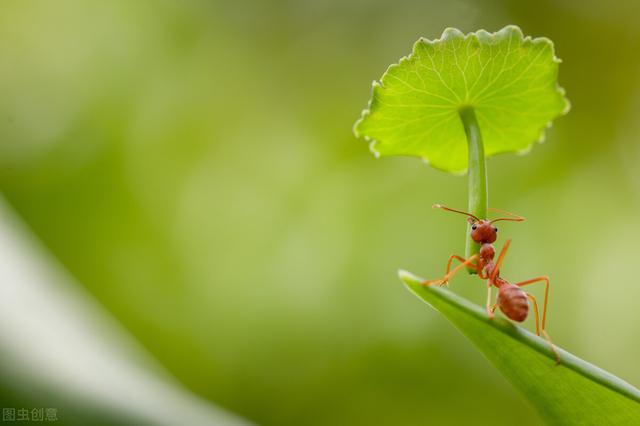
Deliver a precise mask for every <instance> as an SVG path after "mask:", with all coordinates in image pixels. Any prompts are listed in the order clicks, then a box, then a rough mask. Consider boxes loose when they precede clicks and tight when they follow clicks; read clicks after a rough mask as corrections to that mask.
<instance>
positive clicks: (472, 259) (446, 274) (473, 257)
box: [422, 254, 478, 286]
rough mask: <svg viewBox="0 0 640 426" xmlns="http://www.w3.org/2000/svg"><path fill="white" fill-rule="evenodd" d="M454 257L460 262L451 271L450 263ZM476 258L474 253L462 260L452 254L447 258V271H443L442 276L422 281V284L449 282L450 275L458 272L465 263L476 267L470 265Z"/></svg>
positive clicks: (441, 284) (440, 284)
mask: <svg viewBox="0 0 640 426" xmlns="http://www.w3.org/2000/svg"><path fill="white" fill-rule="evenodd" d="M454 259H457V260H459V261H460V262H462V263H460V264H459V265H458V266H456V267H455V268H454V269H453V271H451V263H452V262H453V260H454ZM477 259H478V255H477V254H474V255H473V256H471V257H470V258H468V259H467V260H464V259H463V258H462V257H460V256H457V255H455V254H454V255H453V256H451V257H450V258H449V262H448V263H447V272H446V273H445V275H444V277H442V278H440V279H437V280H430V281H424V282H423V283H422V285H423V286H430V285H436V284H437V285H439V286H443V285H445V284H447V282H449V279H450V278H451V277H453V276H454V275H455V274H457V273H458V272H460V270H462V269H463V268H465V267H466V266H467V265H471V266H474V267H475V268H476V269H477V268H478V266H477V265H472V264H473V262H474V261H476V260H477Z"/></svg>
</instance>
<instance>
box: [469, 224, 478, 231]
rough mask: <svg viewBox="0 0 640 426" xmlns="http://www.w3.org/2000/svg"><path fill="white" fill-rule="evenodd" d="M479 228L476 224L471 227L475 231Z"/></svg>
mask: <svg viewBox="0 0 640 426" xmlns="http://www.w3.org/2000/svg"><path fill="white" fill-rule="evenodd" d="M477 227H478V225H476V224H475V223H474V224H473V225H471V229H473V230H474V231H475V230H476V228H477Z"/></svg>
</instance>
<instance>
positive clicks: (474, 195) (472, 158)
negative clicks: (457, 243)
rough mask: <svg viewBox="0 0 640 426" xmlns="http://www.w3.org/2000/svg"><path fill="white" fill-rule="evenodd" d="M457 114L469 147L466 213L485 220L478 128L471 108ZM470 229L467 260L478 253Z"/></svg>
mask: <svg viewBox="0 0 640 426" xmlns="http://www.w3.org/2000/svg"><path fill="white" fill-rule="evenodd" d="M459 114H460V120H462V125H463V126H464V132H465V133H466V135H467V143H468V147H469V168H468V173H469V178H468V191H469V205H468V211H469V213H471V214H473V215H474V216H476V217H478V218H480V219H486V217H487V209H488V208H489V206H488V203H489V198H488V186H489V184H488V182H487V165H486V162H485V158H484V146H483V144H482V135H481V134H480V127H479V126H478V120H477V119H476V114H475V111H474V110H473V108H472V107H464V108H461V109H460V111H459ZM470 227H471V224H469V225H468V226H467V243H466V246H465V257H466V258H467V259H468V258H469V257H471V256H473V255H474V254H477V253H478V252H479V251H480V245H479V244H478V243H476V242H475V241H473V240H472V239H471V236H470V233H471V229H470ZM467 270H468V271H469V272H470V273H475V270H474V269H473V268H467Z"/></svg>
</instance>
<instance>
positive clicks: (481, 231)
mask: <svg viewBox="0 0 640 426" xmlns="http://www.w3.org/2000/svg"><path fill="white" fill-rule="evenodd" d="M433 207H434V208H438V209H443V210H447V211H450V212H454V213H460V214H464V215H466V216H468V218H467V220H468V221H469V223H470V224H471V238H472V239H473V241H475V242H476V243H478V244H491V243H493V242H495V240H496V238H498V228H496V227H495V226H493V223H494V222H498V221H500V220H509V221H512V222H522V221H524V220H525V219H524V217H522V216H517V215H515V214H513V213H509V212H505V211H503V210H498V209H489V210H493V211H498V212H501V213H504V214H506V215H509V216H510V217H499V218H497V219H492V220H489V219H478V218H477V217H476V216H474V215H472V214H471V213H467V212H463V211H460V210H455V209H452V208H449V207H446V206H443V205H441V204H434V205H433Z"/></svg>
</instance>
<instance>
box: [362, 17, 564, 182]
mask: <svg viewBox="0 0 640 426" xmlns="http://www.w3.org/2000/svg"><path fill="white" fill-rule="evenodd" d="M559 63H560V60H559V59H558V58H556V56H555V54H554V50H553V43H552V42H551V40H549V39H547V38H535V39H532V38H531V37H524V36H523V35H522V32H521V31H520V28H518V27H516V26H513V25H510V26H507V27H505V28H503V29H502V30H500V31H498V32H496V33H488V32H486V31H484V30H480V31H477V32H475V33H469V34H467V35H464V34H463V33H462V32H460V31H459V30H457V29H455V28H447V29H446V30H445V31H444V33H443V34H442V37H441V38H440V39H437V40H434V41H430V40H426V39H420V40H418V41H417V42H416V43H415V45H414V46H413V53H412V54H411V55H409V56H406V57H404V58H402V59H401V60H400V62H399V63H398V64H394V65H391V66H390V67H389V68H388V69H387V71H386V72H385V73H384V75H383V76H382V78H381V79H380V82H376V81H374V82H373V95H372V98H371V101H370V102H369V107H368V108H367V109H365V110H364V111H363V112H362V116H361V118H360V119H359V120H358V121H357V122H356V124H355V126H354V132H355V134H356V136H358V137H364V138H365V139H366V140H368V141H371V145H370V147H371V151H372V152H373V153H374V154H375V155H376V156H386V155H408V156H416V157H421V158H423V159H424V160H425V161H426V162H428V163H429V164H431V165H432V166H434V167H436V168H438V169H442V170H444V171H448V172H464V171H465V170H466V168H467V162H468V159H467V141H466V137H465V133H464V129H463V126H462V123H461V121H460V117H459V111H460V110H461V109H464V108H469V107H472V108H473V109H474V111H475V114H476V116H477V119H478V123H479V126H480V130H481V132H482V137H483V140H484V145H485V155H486V156H491V155H494V154H499V153H504V152H523V151H527V150H528V149H530V147H531V145H532V143H533V142H535V141H542V140H543V139H544V131H545V128H547V127H549V126H550V125H551V120H553V119H554V118H556V117H557V116H559V115H562V114H564V113H566V112H567V111H568V110H569V101H568V100H567V99H566V98H565V96H564V90H563V89H562V88H560V87H559V86H558V85H557V81H556V80H557V75H558V64H559Z"/></svg>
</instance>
